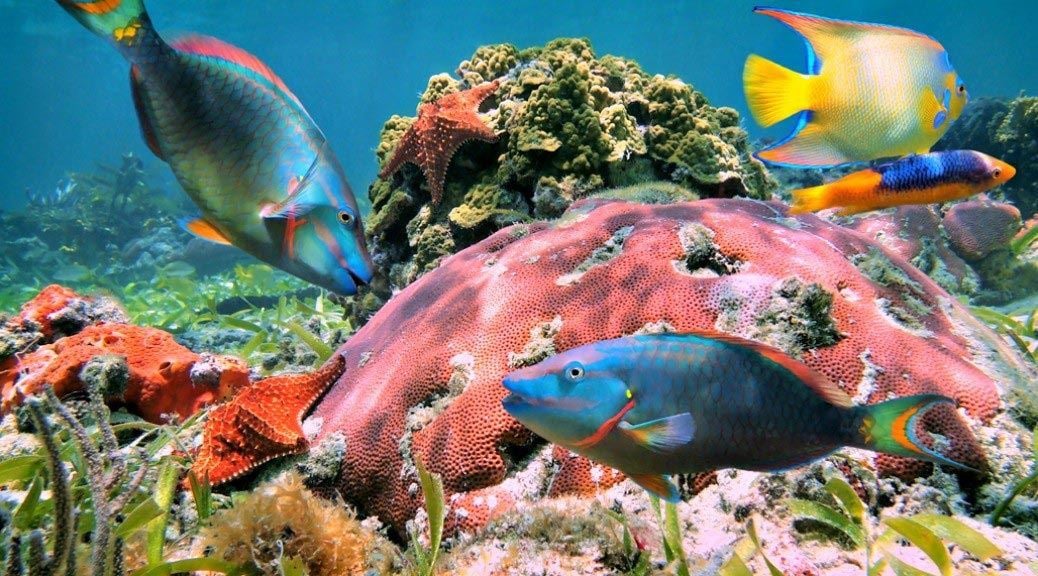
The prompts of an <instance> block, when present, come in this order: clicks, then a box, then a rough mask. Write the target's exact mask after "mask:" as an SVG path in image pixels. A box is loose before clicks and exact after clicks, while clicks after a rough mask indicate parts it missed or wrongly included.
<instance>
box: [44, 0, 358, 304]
mask: <svg viewBox="0 0 1038 576" xmlns="http://www.w3.org/2000/svg"><path fill="white" fill-rule="evenodd" d="M57 2H58V4H59V5H61V7H62V8H64V9H65V10H66V11H67V12H69V13H70V14H71V15H72V16H74V17H75V18H76V20H78V21H79V22H80V23H81V24H83V25H84V26H86V28H88V29H89V30H90V31H92V32H94V33H95V34H97V35H98V36H101V37H103V38H106V39H108V40H109V41H111V42H112V43H113V44H114V45H115V47H116V48H117V49H118V50H119V52H120V53H121V54H122V55H123V56H124V57H126V59H127V60H129V61H130V63H131V65H132V68H131V74H130V83H131V87H132V91H133V100H134V104H135V105H136V108H137V116H138V119H139V121H140V126H141V132H142V134H143V135H144V138H145V140H146V141H147V143H148V146H149V147H150V148H151V150H152V151H153V152H154V153H155V154H156V155H157V156H158V157H159V158H162V159H163V160H165V161H166V162H167V163H168V164H169V165H170V167H171V168H172V169H173V173H174V174H175V175H176V177H177V180H178V181H179V182H180V185H181V186H182V187H183V188H184V190H185V191H186V192H187V194H188V195H189V196H190V197H191V199H192V200H193V201H194V203H195V204H196V205H197V206H198V208H199V210H200V211H201V217H200V218H198V219H195V220H191V221H189V222H186V223H185V227H186V228H187V229H188V230H189V231H191V232H193V233H195V234H196V235H199V236H202V237H204V238H207V239H209V240H213V241H216V242H221V243H226V244H233V245H234V246H237V247H238V248H241V249H242V250H244V251H245V252H248V253H249V254H251V255H253V256H255V257H256V258H259V259H260V260H263V261H264V262H267V263H269V264H271V265H273V266H276V267H278V268H281V269H282V270H284V271H286V272H288V273H290V274H293V275H295V276H298V277H300V278H302V279H304V280H307V281H309V282H312V283H314V284H316V285H318V286H322V287H324V288H327V289H329V290H331V291H333V292H337V293H339V294H353V293H355V292H356V291H357V286H358V285H359V284H363V283H367V282H368V281H370V280H371V277H372V276H373V274H374V267H373V264H372V262H371V257H370V256H369V255H368V252H367V248H366V246H365V244H364V230H363V228H362V225H361V221H360V211H359V210H358V208H357V202H356V199H355V198H354V196H353V192H352V190H350V186H349V184H348V183H347V181H346V177H345V175H344V174H343V170H342V166H341V165H340V164H339V161H338V159H337V158H336V157H335V154H334V153H333V152H332V150H331V147H330V146H329V144H328V141H327V140H326V139H325V137H324V134H322V133H321V130H320V129H319V128H318V127H317V125H316V124H315V123H314V121H313V119H311V118H310V115H309V114H308V113H307V111H306V109H305V108H303V105H302V104H301V103H300V102H299V99H298V98H296V97H295V95H293V94H292V92H291V91H289V89H288V87H287V86H285V83H284V82H282V81H281V79H280V78H278V77H277V75H275V74H274V72H273V71H272V70H271V69H270V68H269V67H267V66H266V65H265V64H263V63H262V62H261V61H260V60H259V59H258V58H256V57H255V56H252V55H251V54H249V53H247V52H245V51H244V50H242V49H240V48H237V47H235V46H232V45H230V44H226V43H224V42H222V41H220V40H217V39H215V38H208V37H203V36H192V37H187V38H183V39H180V40H177V41H173V42H169V43H167V42H166V41H164V40H163V39H162V38H161V37H159V35H158V33H157V32H156V31H155V29H154V28H153V27H152V24H151V19H150V18H149V17H148V14H147V12H146V11H145V9H144V4H143V2H142V0H94V1H92V2H76V1H74V0H57Z"/></svg>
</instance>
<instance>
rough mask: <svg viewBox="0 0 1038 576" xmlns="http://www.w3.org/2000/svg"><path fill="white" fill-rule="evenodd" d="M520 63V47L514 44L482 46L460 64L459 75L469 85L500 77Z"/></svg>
mask: <svg viewBox="0 0 1038 576" xmlns="http://www.w3.org/2000/svg"><path fill="white" fill-rule="evenodd" d="M517 64H519V49H518V48H516V47H515V46H513V45H512V44H492V45H490V46H480V47H479V48H477V49H476V53H475V54H473V55H472V58H470V59H468V60H465V61H464V62H462V63H461V64H460V65H458V76H461V79H462V80H464V81H465V83H466V84H468V85H469V86H477V85H479V84H482V83H484V82H490V81H492V80H494V79H497V78H500V77H501V76H504V75H505V74H507V73H508V71H509V70H511V69H512V68H515V66H516V65H517Z"/></svg>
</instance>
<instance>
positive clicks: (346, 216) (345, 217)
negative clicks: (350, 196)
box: [339, 210, 353, 226]
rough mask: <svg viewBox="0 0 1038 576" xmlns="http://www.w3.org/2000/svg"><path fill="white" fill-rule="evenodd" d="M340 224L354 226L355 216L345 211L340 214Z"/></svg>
mask: <svg viewBox="0 0 1038 576" xmlns="http://www.w3.org/2000/svg"><path fill="white" fill-rule="evenodd" d="M339 222H342V223H343V224H344V225H346V226H349V225H350V224H353V214H350V213H349V212H347V211H345V210H343V211H341V212H339Z"/></svg>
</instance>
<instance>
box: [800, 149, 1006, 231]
mask: <svg viewBox="0 0 1038 576" xmlns="http://www.w3.org/2000/svg"><path fill="white" fill-rule="evenodd" d="M1015 174H1016V168H1013V166H1012V165H1010V164H1006V163H1005V162H1003V161H1001V160H999V159H998V158H992V157H991V156H988V155H987V154H983V153H980V152H976V151H973V150H949V151H946V152H931V153H929V154H920V155H913V156H906V157H904V158H902V159H900V160H895V161H893V162H889V163H886V164H879V165H877V166H874V167H872V168H867V169H865V170H859V171H858V172H854V173H852V174H848V175H847V176H844V177H843V178H840V179H839V180H836V181H835V182H830V183H829V184H823V185H821V186H815V187H812V188H803V189H801V190H794V191H793V207H792V209H790V213H791V214H800V213H803V212H814V211H816V210H824V209H826V208H835V207H840V211H839V214H840V215H841V216H847V215H849V214H857V213H859V212H866V211H868V210H876V209H879V208H889V207H891V206H901V205H904V204H930V203H933V202H946V201H949V200H959V199H961V198H966V197H968V196H972V195H974V194H980V193H981V192H986V191H988V190H990V189H992V188H994V187H995V186H998V185H999V184H1002V183H1004V182H1007V181H1008V180H1009V179H1010V178H1012V177H1013V176H1014V175H1015Z"/></svg>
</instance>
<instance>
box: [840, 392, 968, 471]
mask: <svg viewBox="0 0 1038 576" xmlns="http://www.w3.org/2000/svg"><path fill="white" fill-rule="evenodd" d="M938 404H952V405H954V404H955V401H954V400H952V399H951V398H948V397H947V396H941V395H940V394H919V395H917V396H905V397H903V398H895V399H893V400H887V401H886V402H880V403H879V404H873V405H871V406H862V407H860V408H858V410H859V411H861V413H863V417H862V424H861V427H860V428H859V429H858V434H859V437H858V438H856V439H855V441H854V442H852V443H851V444H852V445H853V446H857V447H859V448H865V449H868V450H873V451H876V452H882V453H884V454H893V455H895V456H907V457H909V458H918V459H920V460H926V461H929V462H934V463H936V464H944V465H947V466H953V467H955V468H960V469H964V470H973V471H976V470H975V469H974V468H971V467H969V466H967V465H965V464H962V463H960V462H956V461H954V460H951V459H949V458H946V457H945V456H943V455H941V454H939V453H938V452H936V451H934V450H932V449H930V448H928V447H927V446H926V445H925V444H923V443H922V441H921V440H920V439H919V437H918V436H917V435H916V425H917V424H918V422H919V418H920V417H921V416H922V415H924V414H926V413H927V412H928V411H929V410H930V409H931V408H933V407H934V406H937V405H938Z"/></svg>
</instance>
